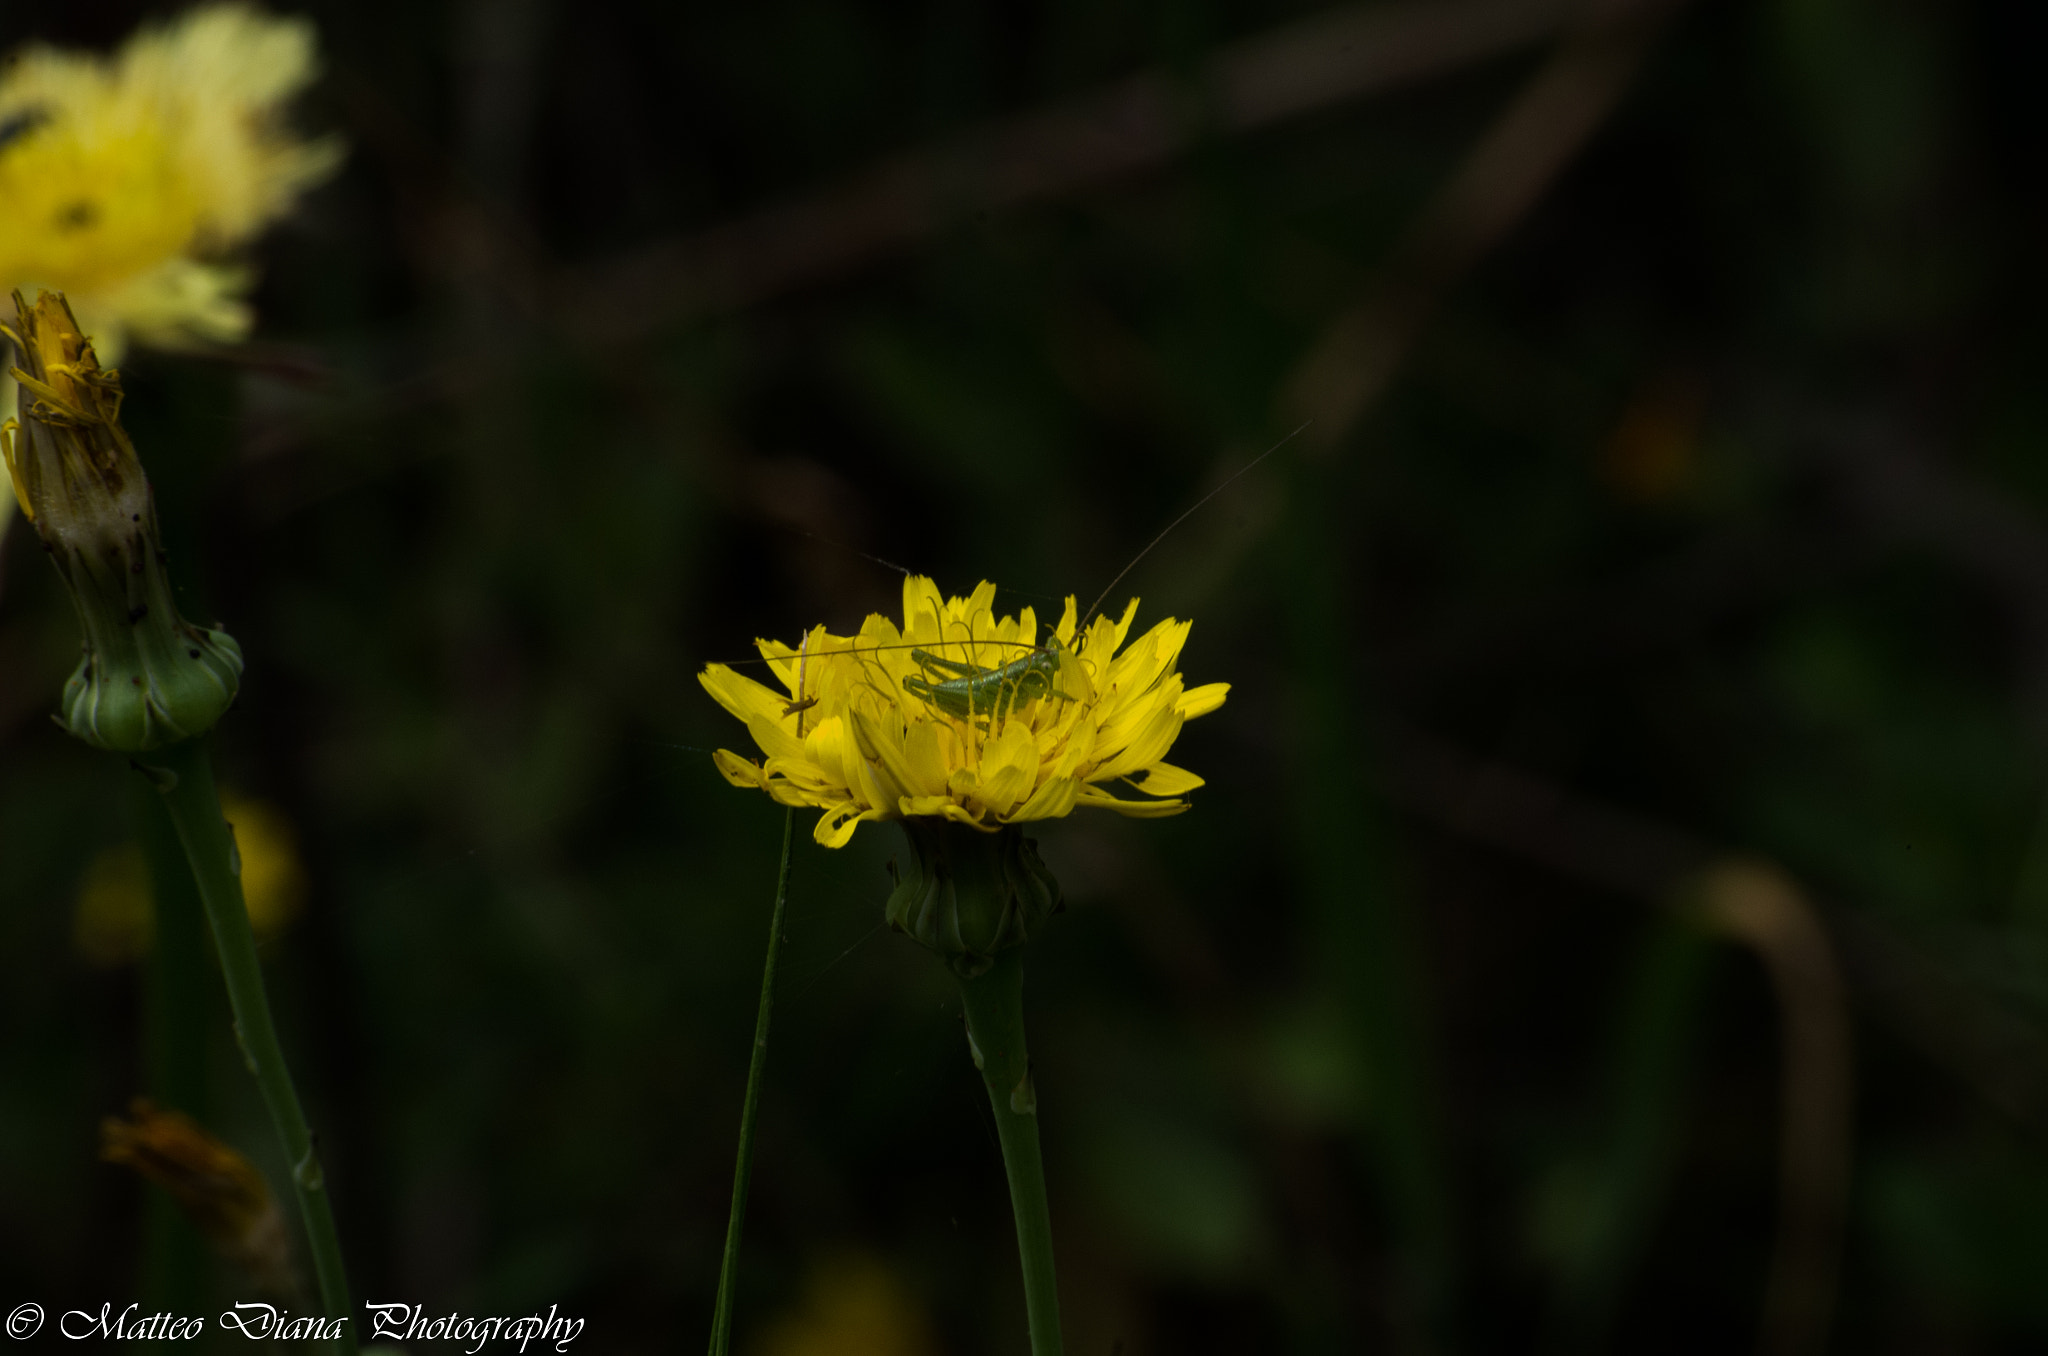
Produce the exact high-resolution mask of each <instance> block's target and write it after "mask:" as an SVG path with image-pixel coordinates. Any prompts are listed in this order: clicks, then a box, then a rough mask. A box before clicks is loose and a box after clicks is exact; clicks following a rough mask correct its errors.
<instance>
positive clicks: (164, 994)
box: [131, 778, 213, 1314]
mask: <svg viewBox="0 0 2048 1356" xmlns="http://www.w3.org/2000/svg"><path fill="white" fill-rule="evenodd" d="M133 799H134V805H133V813H132V815H131V818H133V820H134V821H135V837H136V841H137V842H139V843H140V844H141V845H142V852H143V857H144V859H145V860H146V861H147V862H148V864H149V893H150V899H151V902H152V903H153V905H154V906H155V915H156V926H155V930H154V941H153V942H152V943H151V945H150V948H149V960H148V963H147V966H146V969H145V976H144V980H143V996H144V1002H143V1063H144V1067H145V1068H146V1069H147V1070H148V1078H147V1080H146V1081H147V1086H148V1088H149V1094H150V1096H151V1097H153V1098H154V1099H155V1100H156V1102H157V1104H158V1105H159V1106H167V1107H173V1108H176V1109H177V1110H179V1111H182V1112H184V1113H185V1114H187V1115H188V1116H191V1117H193V1118H194V1119H196V1120H199V1121H201V1122H204V1121H205V1120H206V1119H207V1116H206V1095H205V1094H206V1017H207V1002H206V993H207V990H206V986H207V985H209V984H211V983H212V982H213V981H212V979H211V977H210V976H209V975H208V973H207V972H208V970H210V969H211V968H212V967H211V966H209V965H208V964H207V963H206V910H205V908H204V906H202V905H201V904H200V902H199V890H198V887H197V886H195V885H194V884H193V883H192V870H191V868H190V867H188V866H186V865H185V851H184V849H183V848H182V847H180V846H179V845H178V834H177V830H176V829H174V828H173V827H172V825H171V820H170V816H169V815H168V814H166V813H165V812H164V807H163V805H162V803H161V802H162V800H163V797H161V796H159V795H158V794H157V793H156V791H155V790H154V789H153V788H152V787H151V786H149V785H148V784H147V783H146V782H145V781H143V780H142V779H141V778H135V779H134V781H133ZM143 1240H144V1241H143V1250H142V1256H143V1273H142V1301H143V1303H144V1304H147V1305H149V1306H150V1307H151V1308H153V1309H168V1310H170V1311H171V1312H172V1313H178V1314H184V1313H197V1312H198V1311H199V1307H200V1300H201V1296H202V1295H203V1293H204V1286H205V1274H206V1272H205V1267H206V1252H205V1245H204V1242H203V1240H202V1239H201V1236H200V1233H199V1230H198V1229H197V1227H195V1226H194V1225H193V1223H192V1221H191V1220H190V1219H188V1218H187V1217H186V1215H185V1212H184V1211H183V1210H181V1209H179V1208H178V1205H177V1203H176V1201H174V1200H173V1199H172V1198H171V1197H170V1195H169V1194H168V1193H166V1192H162V1191H152V1192H150V1193H149V1213H148V1217H147V1219H146V1221H145V1225H144V1231H143Z"/></svg>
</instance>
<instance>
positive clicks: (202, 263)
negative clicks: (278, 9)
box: [0, 4, 341, 522]
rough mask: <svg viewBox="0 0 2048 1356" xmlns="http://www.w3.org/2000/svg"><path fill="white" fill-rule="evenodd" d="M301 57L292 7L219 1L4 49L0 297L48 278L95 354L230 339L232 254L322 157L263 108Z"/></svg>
mask: <svg viewBox="0 0 2048 1356" xmlns="http://www.w3.org/2000/svg"><path fill="white" fill-rule="evenodd" d="M316 72H317V63H316V61H315V57H314V43H313V28H312V25H311V24H310V23H309V22H307V21H306V20H303V19H275V18H271V17H269V16H266V15H264V14H261V13H259V12H258V11H256V10H255V9H252V8H250V7H248V6H245V5H237V4H227V5H213V6H209V7H206V8H201V9H195V10H193V11H191V12H190V13H188V14H186V15H185V16H183V17H182V18H181V19H179V20H177V21H176V22H175V23H171V24H168V25H163V26H157V27H151V28H146V29H144V30H142V31H141V32H139V33H137V34H136V35H135V37H134V38H132V39H130V40H129V42H128V45H127V46H126V47H124V48H123V49H122V50H121V51H120V53H119V54H117V55H116V56H114V57H112V58H99V57H95V56H91V55H88V54H85V53H79V52H66V51H59V50H57V49H55V48H51V47H43V46H32V47H29V48H27V49H25V50H24V51H22V52H20V53H19V54H17V55H16V56H15V58H14V59H13V61H12V63H11V64H10V65H9V66H8V67H7V69H6V70H5V72H4V74H0V220H5V222H6V223H7V225H6V229H5V230H4V231H0V296H4V295H6V294H7V293H8V292H9V291H12V290H14V289H21V290H23V291H24V292H26V293H28V294H29V295H34V293H35V289H37V288H48V289H50V290H52V291H59V292H63V293H65V294H66V295H67V296H68V297H69V298H70V300H71V304H72V306H73V308H74V310H75V311H76V313H77V315H78V317H79V320H80V322H81V323H82V325H83V326H84V328H85V330H86V331H87V332H88V333H90V334H91V335H92V336H93V340H94V344H95V347H96V348H97V349H98V351H99V354H100V356H101V358H102V359H104V360H105V361H106V362H107V363H109V364H112V363H116V362H118V361H120V357H121V353H122V351H123V349H124V348H125V347H126V345H127V341H128V340H129V338H131V337H132V338H134V339H136V340H138V341H140V342H143V343H149V344H155V345H159V346H163V347H183V346H190V345H193V344H197V343H205V342H222V341H232V340H236V339H240V338H241V337H243V336H244V335H245V334H247V333H248V331H249V325H250V314H249V307H248V304H247V302H246V300H245V297H246V293H247V291H248V286H249V282H250V275H249V272H248V270H246V269H244V268H241V267H239V266H237V265H236V264H235V263H233V262H232V258H231V256H232V254H233V252H234V251H235V250H237V249H238V248H240V247H241V246H242V245H244V244H246V243H247V242H248V241H249V240H250V239H251V238H253V237H254V236H255V235H256V234H257V233H258V232H259V231H261V230H262V229H263V228H264V227H265V226H267V225H269V224H270V223H271V222H272V221H274V220H276V219H277V218H278V217H280V216H282V215H284V213H285V212H286V211H288V210H289V209H290V207H291V205H292V203H293V201H294V200H295V199H296V198H297V197H298V195H299V194H300V193H301V192H303V191H304V190H305V189H306V188H308V187H310V186H311V185H312V184H314V183H316V182H318V181H319V180H320V179H322V178H324V177H325V176H326V175H327V174H329V173H330V172H331V171H332V170H333V169H334V167H335V166H336V164H338V163H339V161H340V157H341V148H340V144H339V143H338V142H337V141H335V140H333V139H327V140H322V141H317V142H308V141H305V140H303V139H301V138H299V137H297V136H295V135H294V134H293V133H292V132H291V131H290V130H289V128H287V127H286V126H285V125H284V123H283V120H282V117H281V110H282V106H283V104H284V103H285V101H286V100H288V99H289V98H291V97H292V96H293V95H294V94H296V93H297V92H298V91H299V90H301V89H303V88H304V87H305V86H306V84H307V83H308V82H310V81H311V80H312V79H313V77H314V75H315V74H316ZM0 404H4V405H5V406H7V407H9V410H10V412H11V407H12V406H13V404H14V391H13V386H12V383H11V382H9V381H7V380H6V379H5V378H4V377H0ZM5 513H6V510H5V509H4V508H0V522H4V521H5Z"/></svg>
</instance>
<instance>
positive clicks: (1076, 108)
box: [559, 0, 1652, 345]
mask: <svg viewBox="0 0 2048 1356" xmlns="http://www.w3.org/2000/svg"><path fill="white" fill-rule="evenodd" d="M1651 7H1652V0H1607V3H1606V4H1604V5H1603V6H1602V7H1601V8H1602V11H1603V12H1629V11H1634V10H1639V9H1647V8H1651ZM1587 10H1588V5H1587V4H1586V3H1584V0H1449V2H1448V3H1446V2H1443V0H1418V2H1416V3H1408V4H1401V5H1355V6H1345V7H1343V8H1340V9H1336V10H1332V11H1329V12H1326V13H1323V14H1319V15H1316V16H1314V17H1312V18H1309V19H1305V20H1302V21H1301V22H1299V23H1296V24H1292V25H1289V26H1287V27H1284V28H1281V29H1278V30H1276V31H1274V32H1271V33H1265V34H1261V35H1259V36H1257V37H1253V38H1247V39H1245V40H1244V41H1242V42H1238V43H1235V44H1233V45H1231V46H1229V47H1226V48H1224V49H1223V50H1222V52H1221V53H1220V54H1219V55H1218V56H1217V57H1216V58H1215V60H1214V61H1213V62H1212V63H1211V64H1210V66H1209V68H1208V69H1207V71H1206V72H1205V73H1204V75H1203V77H1202V78H1201V79H1199V80H1198V81H1197V82H1196V83H1195V85H1194V87H1193V88H1191V89H1190V88H1182V87H1181V86H1180V85H1179V83H1178V82H1176V81H1175V80H1173V79H1172V78H1170V77H1168V76H1166V75H1163V74H1160V73H1158V72H1147V73H1145V74H1141V75H1137V76H1133V77H1131V78H1129V79H1126V80H1123V81H1121V82H1118V83H1116V84H1113V85H1111V86H1109V87H1107V88H1105V89H1101V90H1098V91H1096V92H1094V93H1090V94H1085V95H1081V96H1079V97H1077V98H1074V99H1072V100H1068V101H1066V102H1063V103H1058V104H1054V105H1051V106H1049V107H1047V108H1043V109H1040V110H1037V111H1034V112H1030V113H1025V114H1022V115H1019V116H1018V117H1015V118H1012V119H1010V120H1008V121H1006V122H1002V123H998V124H996V125H994V126H991V127H986V128H981V129H977V130H974V131H970V132H967V133H964V134H962V135H960V136H959V137H957V138H955V139H953V140H952V141H950V142H948V143H946V144H943V145H940V146H936V147H929V148H924V149H919V150H915V151H910V152H907V153H904V154H902V155H898V156H895V157H893V158H890V159H888V160H885V161H883V162H882V163H881V164H879V165H877V166H875V167H874V168H872V169H869V170H867V171H865V172H863V173H861V174H859V175H857V176H855V177H854V178H853V179H851V180H850V181H848V182H846V183H844V184H842V185H841V186H840V187H838V188H835V189H830V190H827V191H826V192H824V193H821V194H818V195H815V196H810V197H804V198H800V199H797V200H795V201H793V202H789V203H784V204H781V205H778V206H774V207H769V208H765V209H762V210H760V211H757V212H753V213H750V214H748V215H746V216H742V217H739V218H737V219H735V220H733V221H729V222H726V223H723V224H721V225H717V226H713V227H710V228H709V229H707V230H704V231H702V232H699V233H698V234H696V235H693V236H689V237H685V238H682V239H678V240H671V241H664V242H661V243H659V244H654V245H650V246H646V247H644V248H642V249H640V250H637V251H635V252H633V253H632V254H630V255H627V256H626V257H624V258H620V259H615V260H612V261H610V262H607V263H602V264H595V265H589V266H586V267H583V268H580V269H575V270H571V271H570V272H569V273H568V274H567V275H566V276H564V277H563V278H561V279H560V280H559V290H560V293H561V296H562V298H563V302H562V310H563V312H564V313H565V314H566V315H568V316H570V317H571V318H572V319H571V324H572V326H573V327H574V328H575V330H576V331H577V332H578V333H579V334H580V336H581V337H582V338H583V339H585V340H586V341H587V342H590V343H595V344H607V345H608V344H616V343H622V342H628V341H631V340H634V339H638V338H642V337H644V336H645V335H647V334H649V333H650V332H652V331H654V330H657V329H659V328H661V327H662V326H665V325H671V324H675V323H678V322H680V321H683V320H687V319H689V318H691V317H692V316H696V315H702V314H706V313H710V312H717V311H726V310H736V309H739V308H742V307H746V306H751V305H755V304H758V303H760V302H762V301H765V300H767V299H769V298H771V297H774V296H778V295H781V294H783V293H786V292H789V291H792V290H794V289H796V288H798V287H801V286H804V285H806V284H809V283H814V282H818V281H820V280H822V279H825V278H829V277H833V276H837V275H839V274H842V273H845V272H847V271H849V270H851V269H854V268H858V267H860V266H862V265H865V264H867V263H870V262H872V261H874V260H876V259H878V258H881V257H884V256H886V255H888V254H891V253H894V252H896V251H899V250H903V249H907V248H910V247H912V246H915V245H917V244H919V243H920V242H922V241H924V240H926V239H927V238H929V237H931V236H933V235H935V234H937V233H938V232H939V231H940V230H942V229H944V228H945V227H946V226H947V225H949V224H951V223H953V222H956V221H959V220H960V219H962V218H963V217H967V216H970V215H972V214H974V213H977V212H985V211H991V210H998V209H1003V208H1010V207H1016V206H1020V205H1022V204H1025V203H1030V202H1039V201H1045V200H1049V199H1055V198H1059V197H1062V196H1065V195H1067V194H1071V193H1074V192H1077V191H1080V190H1082V189H1086V188H1091V187H1094V186H1095V185H1098V184H1102V183H1106V182H1109V181H1111V180H1115V179H1119V178H1124V177H1127V176H1130V175H1133V174H1138V173H1141V172H1143V171H1146V170H1151V169H1156V168H1158V167H1160V166H1162V165H1165V164H1167V163H1169V162H1170V161H1172V160H1173V159H1174V158H1175V157H1177V156H1179V155H1181V154H1182V153H1183V152H1185V151H1186V150H1187V149H1188V148H1189V147H1190V146H1191V145H1193V144H1195V143H1196V142H1197V141H1198V140H1199V139H1200V138H1201V137H1202V136H1203V135H1204V133H1205V132H1211V131H1221V132H1226V133H1240V132H1249V131H1253V130H1256V129H1258V128H1261V127H1265V126H1269V125H1271V124H1274V123H1277V122H1281V121H1284V120H1286V119H1288V118H1292V117H1298V116H1300V115H1302V114H1305V113H1309V112H1313V111H1315V110H1318V109H1323V108H1329V107H1334V106H1336V105H1339V104H1342V103H1345V102H1348V101H1350V100H1354V99H1359V98H1363V97H1366V96H1368V95H1373V94H1379V93H1383V92H1385V91H1387V90H1391V89H1397V88H1399V87H1401V86H1403V85H1407V84H1414V83H1418V82H1420V81H1424V80H1427V79H1430V78H1432V77H1436V76H1440V75H1444V74H1447V73H1449V72H1451V71H1454V70H1458V69H1461V68H1463V67H1465V66H1469V65H1472V64H1474V63H1476V62H1478V61H1481V60H1484V59H1485V58H1487V57H1490V56H1494V55H1497V54H1499V53H1502V52H1506V51H1511V50H1513V49H1514V48H1516V47H1519V46H1522V45H1524V44H1526V43H1529V42H1533V41H1535V40H1536V39H1538V38H1540V37H1542V36H1543V35H1544V34H1546V33H1549V32H1551V31H1553V30H1555V29H1556V28H1558V27H1559V26H1560V25H1562V24H1564V23H1566V22H1568V21H1570V20H1572V19H1574V18H1576V17H1577V16H1579V15H1581V14H1583V13H1585V12H1586V11H1587Z"/></svg>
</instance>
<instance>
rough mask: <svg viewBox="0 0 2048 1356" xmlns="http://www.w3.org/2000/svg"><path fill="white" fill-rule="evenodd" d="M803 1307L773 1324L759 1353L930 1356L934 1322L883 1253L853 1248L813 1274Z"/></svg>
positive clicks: (935, 1347) (777, 1355) (775, 1355)
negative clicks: (881, 1256) (877, 1255)
mask: <svg viewBox="0 0 2048 1356" xmlns="http://www.w3.org/2000/svg"><path fill="white" fill-rule="evenodd" d="M807 1290H808V1293H807V1294H806V1295H805V1297H804V1303H803V1306H802V1307H801V1308H800V1309H798V1310H797V1311H796V1312H795V1313H791V1314H787V1315H784V1316H783V1317H781V1318H779V1319H776V1320H775V1321H774V1322H773V1323H771V1324H770V1325H769V1326H768V1328H767V1329H766V1331H764V1332H763V1333H762V1335H761V1337H760V1340H759V1341H757V1342H756V1343H754V1352H755V1353H756V1356H930V1353H933V1352H935V1351H937V1350H938V1343H937V1342H936V1341H935V1340H934V1338H933V1336H932V1330H931V1321H930V1320H929V1319H928V1318H926V1317H925V1313H924V1309H923V1307H922V1306H921V1305H920V1304H919V1303H918V1302H917V1297H916V1296H915V1295H914V1294H912V1293H911V1291H910V1288H909V1287H908V1286H906V1285H905V1284H904V1283H903V1281H902V1280H900V1279H899V1278H898V1277H897V1275H896V1273H895V1272H894V1271H892V1270H891V1269H890V1268H889V1267H888V1266H887V1265H886V1264H885V1263H883V1262H882V1261H881V1260H880V1259H878V1258H873V1257H866V1256H862V1255H861V1254H858V1253H854V1254H850V1255H847V1256H843V1257H835V1258H832V1259H830V1260H828V1261H826V1262H825V1263H823V1264H822V1265H820V1266H818V1267H817V1268H815V1269H814V1270H813V1272H812V1273H811V1280H810V1284H809V1286H808V1287H807Z"/></svg>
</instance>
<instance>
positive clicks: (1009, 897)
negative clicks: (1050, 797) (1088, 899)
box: [887, 816, 1065, 978]
mask: <svg viewBox="0 0 2048 1356" xmlns="http://www.w3.org/2000/svg"><path fill="white" fill-rule="evenodd" d="M898 822H899V823H900V824H902V826H903V836H904V838H905V839H906V840H907V841H908V842H909V844H910V852H909V854H908V860H907V861H906V862H905V863H904V864H903V865H901V866H899V865H898V864H897V863H896V862H893V861H892V862H891V863H890V867H889V869H890V873H891V874H892V875H894V876H895V878H896V888H895V890H893V891H892V892H891V893H890V895H889V904H888V910H887V914H888V919H889V926H890V927H893V928H895V929H896V930H897V931H898V932H902V933H907V934H908V935H909V936H910V937H911V938H912V939H913V940H915V941H916V942H917V943H918V944H919V945H921V946H923V947H925V948H926V949H928V950H930V951H933V952H936V953H937V954H938V956H939V957H940V958H941V959H943V960H944V961H945V962H946V963H947V964H948V965H950V966H951V967H952V968H953V969H954V971H955V972H957V973H958V974H960V975H962V976H964V977H969V978H971V977H973V976H975V975H978V974H981V973H982V972H983V971H985V970H987V969H988V968H989V966H990V965H991V964H993V963H994V961H995V958H996V956H997V955H998V954H1000V953H1001V952H1004V951H1007V950H1009V949H1010V948H1011V947H1015V946H1022V945H1024V943H1025V942H1027V941H1029V940H1030V939H1031V937H1032V934H1034V933H1035V932H1036V931H1037V930H1038V929H1039V928H1040V927H1041V926H1043V924H1044V923H1045V920H1046V919H1048V918H1050V917H1052V915H1054V914H1056V913H1058V912H1059V911H1060V910H1061V909H1062V908H1064V907H1065V900H1064V899H1063V898H1062V896H1061V894H1060V883H1059V881H1058V880H1057V879H1055V878H1054V876H1053V874H1052V872H1051V871H1049V870H1047V869H1046V866H1045V863H1044V862H1043V861H1041V860H1040V859H1039V856H1038V843H1037V841H1036V840H1034V839H1030V838H1026V837H1025V836H1024V832H1023V830H1021V829H1019V828H1018V827H1017V826H1015V825H1005V826H1004V827H1003V828H1001V829H998V830H997V831H996V832H994V833H984V832H982V831H981V830H979V829H976V828H972V827H970V826H968V825H966V824H958V823H955V822H953V821H952V820H949V819H939V818H935V817H930V816H913V817H911V818H909V819H904V820H899V821H898Z"/></svg>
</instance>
